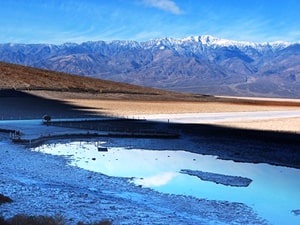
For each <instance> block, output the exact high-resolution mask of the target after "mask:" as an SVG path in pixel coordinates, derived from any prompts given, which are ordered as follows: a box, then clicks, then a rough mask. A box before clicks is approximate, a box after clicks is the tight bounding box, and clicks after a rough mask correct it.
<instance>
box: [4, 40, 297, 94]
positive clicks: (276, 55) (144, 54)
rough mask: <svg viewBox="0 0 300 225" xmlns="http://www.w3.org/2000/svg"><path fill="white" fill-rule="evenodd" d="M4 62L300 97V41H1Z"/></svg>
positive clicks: (185, 87) (187, 88)
mask: <svg viewBox="0 0 300 225" xmlns="http://www.w3.org/2000/svg"><path fill="white" fill-rule="evenodd" d="M0 61H3V62H9V63H15V64H21V65H26V66H32V67H36V68H42V69H48V70H54V71H60V72H66V73H71V74H77V75H83V76H89V77H94V78H101V79H106V80H112V81H118V82H125V83H130V84H138V85H143V86H147V87H155V88H162V89H168V90H175V91H183V92H192V93H201V94H211V95H233V96H261V97H291V98H300V42H299V43H298V42H296V43H288V42H270V43H253V42H239V41H230V40H225V39H220V38H216V37H213V36H209V35H203V36H191V37H187V38H183V39H174V38H161V39H154V40H150V41H145V42H136V41H109V42H108V41H90V42H84V43H81V44H77V43H65V44H61V45H53V44H15V43H8V44H0Z"/></svg>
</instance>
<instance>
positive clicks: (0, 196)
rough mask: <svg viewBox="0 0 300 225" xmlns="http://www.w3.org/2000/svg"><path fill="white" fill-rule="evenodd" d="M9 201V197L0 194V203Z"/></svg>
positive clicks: (10, 200)
mask: <svg viewBox="0 0 300 225" xmlns="http://www.w3.org/2000/svg"><path fill="white" fill-rule="evenodd" d="M11 202H13V200H12V199H11V198H10V197H7V196H4V195H2V194H0V204H3V203H11Z"/></svg>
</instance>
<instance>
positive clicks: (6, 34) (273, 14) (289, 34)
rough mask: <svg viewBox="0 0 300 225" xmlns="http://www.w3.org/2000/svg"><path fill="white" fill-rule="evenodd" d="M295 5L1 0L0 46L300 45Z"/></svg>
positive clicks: (291, 0)
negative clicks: (195, 40) (211, 39)
mask: <svg viewBox="0 0 300 225" xmlns="http://www.w3.org/2000/svg"><path fill="white" fill-rule="evenodd" d="M299 12H300V1H299V0H61V1H59V0H46V1H45V0H26V1H25V0H5V1H1V4H0V43H9V42H13V43H53V44H60V43H65V42H76V43H81V42H85V41H95V40H106V41H109V40H136V41H145V40H149V39H154V38H163V37H174V38H183V37H187V36H191V35H204V34H209V35H213V36H216V37H219V38H225V39H231V40H238V41H255V42H271V41H278V40H280V41H289V42H295V41H300V13H299Z"/></svg>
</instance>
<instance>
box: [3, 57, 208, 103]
mask: <svg viewBox="0 0 300 225" xmlns="http://www.w3.org/2000/svg"><path fill="white" fill-rule="evenodd" d="M0 89H14V90H21V91H41V90H42V91H51V92H55V91H56V92H59V93H61V94H62V93H64V95H67V96H68V95H69V94H70V93H73V94H74V93H78V94H77V96H78V97H80V96H79V95H80V94H83V93H91V94H99V95H101V96H98V97H103V98H123V99H124V98H125V99H128V98H131V99H140V98H142V99H143V100H147V99H148V100H163V99H165V100H170V99H176V100H178V99H184V100H197V101H199V98H200V97H201V99H202V97H204V96H202V95H193V94H185V93H176V92H170V91H164V90H159V89H154V88H146V87H142V86H137V85H130V84H125V83H119V82H113V81H107V80H102V79H96V78H89V77H84V76H79V75H71V74H66V73H61V72H54V71H50V70H43V69H37V68H33V67H26V66H21V65H16V64H10V63H4V62H0ZM61 94H60V95H61ZM112 95H113V96H112ZM128 95H129V96H128ZM206 98H212V96H206ZM206 98H203V99H206ZM203 99H202V100H203Z"/></svg>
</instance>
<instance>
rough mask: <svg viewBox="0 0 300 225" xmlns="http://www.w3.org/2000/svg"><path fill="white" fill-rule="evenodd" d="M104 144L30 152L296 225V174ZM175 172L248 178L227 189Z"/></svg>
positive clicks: (299, 193) (299, 202)
mask: <svg viewBox="0 0 300 225" xmlns="http://www.w3.org/2000/svg"><path fill="white" fill-rule="evenodd" d="M99 145H105V143H104V142H102V143H101V142H97V143H96V142H70V143H64V144H63V143H61V144H59V143H58V144H49V145H43V146H40V147H38V148H37V149H36V150H38V151H42V152H46V153H51V154H56V155H57V154H58V155H69V156H71V159H72V162H71V164H72V165H75V166H78V167H81V168H84V169H87V170H92V171H96V172H101V173H103V174H107V175H110V176H118V177H134V180H133V182H134V183H136V184H137V185H142V186H145V187H151V188H153V189H155V190H157V191H160V192H164V193H173V194H184V195H190V196H195V197H198V198H206V199H212V200H227V201H232V202H241V203H245V204H247V205H249V206H250V207H252V208H253V209H254V210H256V211H257V212H258V213H259V215H261V216H262V217H263V218H266V219H267V220H269V221H270V222H271V223H272V224H300V216H296V215H294V214H293V213H292V210H299V209H300V189H299V188H300V170H298V169H292V168H285V167H276V166H271V165H267V164H251V163H236V162H233V161H229V160H220V159H217V158H216V157H215V156H205V155H199V154H195V153H190V152H186V151H167V150H164V151H153V150H141V149H126V148H123V147H110V148H108V152H98V149H97V146H99ZM181 169H192V170H200V171H204V172H212V173H218V174H224V175H232V176H241V177H247V178H250V179H252V180H253V181H252V183H251V184H250V185H249V187H230V186H224V185H221V184H215V183H213V182H207V181H202V180H200V179H199V178H197V177H195V176H189V175H187V174H181V173H179V171H180V170H181Z"/></svg>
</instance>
